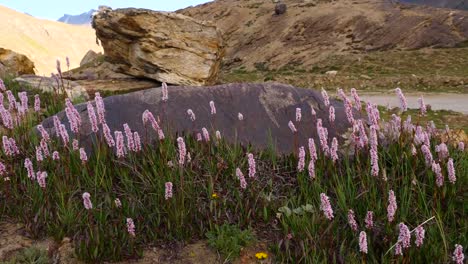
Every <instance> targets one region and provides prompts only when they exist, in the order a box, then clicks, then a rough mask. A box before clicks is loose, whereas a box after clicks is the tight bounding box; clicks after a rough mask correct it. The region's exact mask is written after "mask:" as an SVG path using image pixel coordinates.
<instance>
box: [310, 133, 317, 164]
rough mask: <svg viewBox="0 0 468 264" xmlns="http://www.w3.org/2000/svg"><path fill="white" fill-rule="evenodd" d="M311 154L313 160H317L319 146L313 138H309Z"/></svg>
mask: <svg viewBox="0 0 468 264" xmlns="http://www.w3.org/2000/svg"><path fill="white" fill-rule="evenodd" d="M309 154H310V158H311V159H312V160H314V161H316V160H317V148H316V146H315V142H314V139H313V138H309Z"/></svg>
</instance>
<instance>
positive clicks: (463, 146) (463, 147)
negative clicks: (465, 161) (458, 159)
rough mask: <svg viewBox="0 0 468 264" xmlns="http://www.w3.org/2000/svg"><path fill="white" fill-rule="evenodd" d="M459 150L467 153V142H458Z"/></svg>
mask: <svg viewBox="0 0 468 264" xmlns="http://www.w3.org/2000/svg"><path fill="white" fill-rule="evenodd" d="M458 150H459V151H462V152H463V151H465V142H463V141H460V142H458Z"/></svg>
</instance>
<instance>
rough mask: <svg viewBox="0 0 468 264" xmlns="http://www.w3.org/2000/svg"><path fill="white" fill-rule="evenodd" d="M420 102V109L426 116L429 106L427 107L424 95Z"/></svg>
mask: <svg viewBox="0 0 468 264" xmlns="http://www.w3.org/2000/svg"><path fill="white" fill-rule="evenodd" d="M418 103H419V110H420V111H421V115H422V116H425V115H426V113H427V108H426V104H425V103H424V98H423V96H422V95H421V97H419V99H418Z"/></svg>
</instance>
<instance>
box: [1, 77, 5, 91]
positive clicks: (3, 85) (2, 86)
mask: <svg viewBox="0 0 468 264" xmlns="http://www.w3.org/2000/svg"><path fill="white" fill-rule="evenodd" d="M5 91H6V87H5V83H4V82H3V80H2V79H0V92H5Z"/></svg>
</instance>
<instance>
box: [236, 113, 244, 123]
mask: <svg viewBox="0 0 468 264" xmlns="http://www.w3.org/2000/svg"><path fill="white" fill-rule="evenodd" d="M237 119H239V121H242V120H244V115H243V114H241V113H238V114H237Z"/></svg>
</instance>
